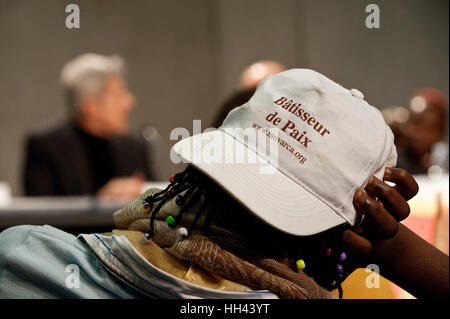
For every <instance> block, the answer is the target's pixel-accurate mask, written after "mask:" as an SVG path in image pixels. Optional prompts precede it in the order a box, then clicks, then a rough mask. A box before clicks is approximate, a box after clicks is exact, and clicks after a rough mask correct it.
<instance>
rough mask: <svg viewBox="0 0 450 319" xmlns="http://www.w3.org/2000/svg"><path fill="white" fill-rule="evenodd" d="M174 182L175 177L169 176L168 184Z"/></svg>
mask: <svg viewBox="0 0 450 319" xmlns="http://www.w3.org/2000/svg"><path fill="white" fill-rule="evenodd" d="M174 180H175V175H171V176H170V177H169V182H170V183H173V181H174Z"/></svg>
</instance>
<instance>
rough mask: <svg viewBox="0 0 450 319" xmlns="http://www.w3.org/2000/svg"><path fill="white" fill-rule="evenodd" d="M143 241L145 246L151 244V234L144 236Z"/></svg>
mask: <svg viewBox="0 0 450 319" xmlns="http://www.w3.org/2000/svg"><path fill="white" fill-rule="evenodd" d="M142 241H143V242H144V243H145V244H148V243H150V241H151V237H150V234H149V233H145V234H143V235H142Z"/></svg>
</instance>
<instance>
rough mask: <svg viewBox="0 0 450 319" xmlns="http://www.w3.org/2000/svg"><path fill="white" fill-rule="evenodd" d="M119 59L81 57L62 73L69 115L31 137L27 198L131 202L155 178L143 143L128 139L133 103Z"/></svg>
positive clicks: (28, 141) (26, 179)
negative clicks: (83, 197)
mask: <svg viewBox="0 0 450 319" xmlns="http://www.w3.org/2000/svg"><path fill="white" fill-rule="evenodd" d="M124 75H125V64H124V62H123V60H122V58H121V57H119V56H103V55H98V54H91V53H87V54H83V55H81V56H78V57H76V58H75V59H73V60H72V61H69V62H68V63H67V64H66V65H65V66H64V67H63V69H62V72H61V81H62V85H63V88H64V93H65V95H66V98H67V102H68V106H69V107H70V111H71V116H70V118H69V120H68V121H67V122H66V123H63V124H62V125H60V126H58V127H55V128H51V129H46V130H42V131H40V132H37V133H34V134H32V135H31V136H29V137H28V138H27V141H26V156H25V170H24V175H23V177H24V186H25V194H26V195H28V196H39V195H44V196H70V195H73V196H76V195H97V196H100V197H106V198H116V199H129V198H135V197H136V196H137V195H139V194H140V192H141V189H142V187H143V183H144V181H145V180H151V179H152V174H151V172H150V167H149V163H148V159H147V150H146V144H145V142H144V141H143V140H140V139H137V138H135V137H132V136H128V135H126V133H127V130H128V116H129V113H130V111H131V110H132V109H133V107H134V105H135V98H134V96H133V94H132V93H131V92H130V91H129V90H128V88H127V85H126V82H125V78H124Z"/></svg>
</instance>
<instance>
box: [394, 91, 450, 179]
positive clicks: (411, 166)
mask: <svg viewBox="0 0 450 319" xmlns="http://www.w3.org/2000/svg"><path fill="white" fill-rule="evenodd" d="M447 109H448V103H447V98H446V97H445V95H444V94H443V93H442V92H441V91H439V90H437V89H434V88H422V89H419V90H416V91H415V92H414V93H413V95H412V97H411V99H410V102H409V106H408V111H409V119H408V121H407V122H406V124H405V125H403V126H404V127H403V128H402V133H403V134H404V136H405V137H406V141H407V142H406V145H405V147H403V149H402V150H401V151H399V160H398V164H397V165H398V167H402V168H405V169H407V170H408V171H410V172H411V173H412V174H427V173H428V170H429V169H430V167H432V166H437V167H439V168H440V169H441V170H443V171H447V172H448V162H449V161H448V159H449V157H448V156H449V152H448V141H447V142H446V141H445V139H446V138H445V135H446V126H447V124H446V119H447V117H448V116H447V112H448V111H447Z"/></svg>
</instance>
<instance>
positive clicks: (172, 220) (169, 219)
mask: <svg viewBox="0 0 450 319" xmlns="http://www.w3.org/2000/svg"><path fill="white" fill-rule="evenodd" d="M166 223H167V224H169V225H173V224H175V218H173V217H172V216H167V218H166Z"/></svg>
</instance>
